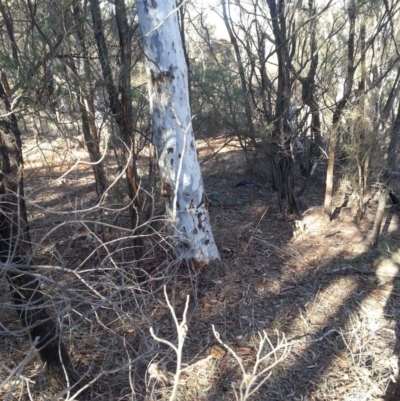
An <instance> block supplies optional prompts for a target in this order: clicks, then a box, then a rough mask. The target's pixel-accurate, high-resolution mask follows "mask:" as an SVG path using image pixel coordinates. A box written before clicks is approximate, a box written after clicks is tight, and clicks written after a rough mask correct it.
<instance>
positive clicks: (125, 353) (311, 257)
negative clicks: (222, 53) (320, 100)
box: [0, 139, 400, 401]
mask: <svg viewBox="0 0 400 401" xmlns="http://www.w3.org/2000/svg"><path fill="white" fill-rule="evenodd" d="M25 143H26V145H25V159H26V163H25V167H26V178H25V185H26V198H27V201H28V211H29V219H30V224H31V234H32V241H33V242H34V244H35V247H34V249H35V252H36V253H35V259H34V260H35V263H36V264H37V265H38V271H39V272H40V273H41V274H43V277H44V280H43V290H44V291H45V292H46V293H47V294H48V295H49V304H48V308H49V309H50V311H52V313H54V314H55V315H56V316H58V320H59V323H60V325H61V327H62V330H63V333H64V339H65V341H66V343H67V345H68V347H69V349H70V353H71V356H72V358H73V361H74V363H75V366H76V369H77V370H78V371H79V372H80V374H81V375H82V377H83V382H84V383H89V381H92V382H93V383H92V385H91V386H90V390H89V396H90V397H89V398H90V399H93V400H95V399H96V400H128V399H129V400H147V401H150V400H167V399H169V395H170V393H171V391H172V385H171V383H172V381H173V376H172V373H173V372H174V369H175V366H176V356H175V354H174V351H173V350H172V349H171V348H170V347H168V346H167V345H166V344H161V343H158V342H157V341H155V340H154V338H153V337H152V336H151V334H150V331H149V329H150V327H153V328H154V332H155V333H156V335H157V336H158V337H160V338H162V339H165V340H168V341H171V342H173V343H177V329H176V327H175V324H174V321H173V318H172V316H171V311H170V309H169V308H168V306H167V303H166V301H165V298H164V292H163V287H164V285H165V286H166V290H167V294H168V297H169V300H170V302H171V305H172V306H173V308H174V310H175V312H176V315H177V317H178V320H180V319H181V317H182V314H183V310H184V306H185V301H186V297H187V295H189V307H188V314H187V321H188V333H187V337H186V340H185V345H184V348H183V362H184V363H185V365H184V367H185V369H184V371H183V372H182V374H181V377H180V381H179V386H178V393H177V397H176V399H177V400H185V401H186V400H187V401H193V400H199V401H203V400H204V401H206V400H207V401H219V400H234V399H235V395H234V391H235V390H236V392H237V393H238V394H239V396H238V397H239V398H238V399H241V400H242V399H245V398H243V395H242V398H240V397H241V396H240V393H241V391H242V392H244V388H245V387H246V386H245V385H244V384H245V383H249V380H251V378H252V377H255V375H256V373H257V372H261V371H263V370H264V373H263V374H262V376H261V377H259V378H258V379H257V380H256V381H255V385H256V384H257V383H260V380H262V379H263V378H266V377H267V374H270V376H269V377H268V378H267V380H266V381H265V383H264V384H263V385H262V386H261V387H260V389H259V390H258V392H257V393H256V394H254V395H252V396H251V397H250V398H249V399H251V400H260V401H261V400H271V401H279V400H282V401H283V400H295V401H297V400H304V401H305V400H309V401H317V400H318V401H319V400H344V401H361V400H365V401H367V400H385V401H389V400H394V399H397V398H393V399H391V398H390V394H391V392H392V391H393V388H394V387H395V381H396V379H397V374H398V370H399V364H398V355H399V349H400V331H399V328H400V280H399V279H400V275H399V273H398V268H399V264H400V250H399V240H400V226H399V216H398V214H397V212H396V211H393V210H392V209H391V208H387V212H386V216H385V221H384V227H383V230H382V234H381V238H380V242H379V245H378V248H377V249H376V250H374V251H370V250H369V236H370V233H371V228H372V225H373V220H374V215H375V210H376V206H377V203H376V202H375V201H374V200H372V201H371V202H370V206H369V207H368V209H367V211H366V215H365V217H364V219H363V220H362V221H361V223H356V222H355V219H354V215H355V210H354V209H353V208H352V205H351V202H350V204H348V205H347V206H346V207H344V208H342V209H341V210H340V213H338V214H337V217H336V218H335V219H334V220H333V221H332V222H331V223H329V224H323V223H322V220H321V208H322V202H323V192H324V183H323V181H322V180H319V181H318V180H313V181H311V182H310V184H309V186H308V188H307V190H306V192H305V194H304V195H303V197H302V198H301V204H302V214H301V216H297V217H296V218H294V217H293V218H283V217H282V215H281V213H280V211H279V207H278V203H277V198H276V194H275V193H274V192H273V191H272V188H271V183H270V182H268V180H267V178H263V177H265V176H263V174H260V173H258V175H257V174H254V175H253V173H251V172H249V171H248V170H247V169H246V160H245V157H244V155H243V152H242V151H241V150H240V149H238V147H237V146H234V143H231V144H229V145H227V146H223V145H224V141H223V140H222V139H220V140H214V141H211V142H208V143H206V142H204V141H199V143H198V149H199V156H200V160H201V162H202V169H203V178H204V182H205V186H206V189H207V192H208V193H210V194H213V196H214V199H217V202H214V204H213V205H212V206H211V213H210V216H211V223H212V226H213V230H214V236H215V240H216V243H217V245H218V248H219V250H220V253H221V261H220V262H216V263H213V264H212V265H211V266H209V267H208V268H207V269H204V270H202V271H196V270H195V269H193V268H192V267H188V266H176V264H174V263H173V261H171V260H169V259H168V257H167V256H166V252H165V249H166V248H167V247H168V242H167V241H166V236H165V235H159V234H157V232H156V231H155V230H153V227H157V228H160V227H161V226H162V219H161V218H157V217H154V218H153V223H154V224H152V225H150V224H147V225H145V226H143V227H142V229H141V234H142V235H143V237H144V239H145V246H146V252H145V255H144V258H143V262H142V263H141V264H140V265H139V264H137V263H135V261H134V256H133V252H132V235H135V233H132V231H130V230H129V211H128V209H127V207H126V205H127V203H128V200H127V196H126V194H125V193H124V182H123V180H120V181H116V183H115V185H114V186H113V187H112V189H111V190H110V195H109V197H108V198H107V199H105V201H104V203H103V204H101V207H99V203H98V202H97V199H96V194H95V188H94V183H93V179H92V173H91V168H90V166H88V165H85V164H79V165H78V166H75V167H73V166H74V160H77V159H81V160H86V159H85V157H86V155H85V152H84V151H83V150H82V149H80V150H79V149H76V148H74V147H73V146H72V147H71V146H70V145H66V143H63V142H60V140H55V141H54V143H50V142H49V143H48V144H47V145H46V146H48V147H47V148H45V146H44V145H43V146H41V148H40V149H39V148H38V147H37V144H36V143H34V142H32V143H30V142H25ZM66 147H67V148H68V151H67V149H66ZM146 162H147V159H146V158H143V159H140V163H143V167H144V164H145V163H146ZM108 163H109V164H108V167H107V168H108V173H109V175H110V176H111V177H113V178H114V179H117V176H118V174H119V173H118V171H117V170H118V169H117V168H116V165H115V163H114V160H113V159H112V158H110V159H109V160H108ZM70 167H73V168H72V169H71V170H70V172H69V173H68V174H66V175H65V176H63V177H62V175H63V174H65V173H66V172H67V171H68V169H69V168H70ZM265 170H267V169H265ZM243 178H252V179H256V180H257V182H258V183H259V184H260V186H261V187H260V188H258V187H256V186H250V187H248V186H239V187H237V186H236V184H237V183H238V182H239V181H240V180H241V179H243ZM296 182H298V183H299V187H300V186H301V183H302V178H300V177H298V178H297V181H296ZM336 193H337V195H336V198H335V206H340V205H341V204H342V203H343V198H344V193H343V191H342V190H340V188H339V189H338V190H337V191H336ZM158 209H159V210H158ZM158 209H156V213H155V215H157V214H158V213H157V212H159V213H162V208H161V206H159V207H158ZM139 269H143V270H144V271H145V272H147V273H148V274H149V275H151V279H150V280H147V281H145V282H144V283H142V284H138V283H137V280H136V276H135V271H136V272H137V271H139ZM2 289H3V290H2V294H3V295H2V297H3V299H0V301H1V302H0V322H1V325H2V328H1V330H2V334H1V335H0V353H1V354H2V355H0V360H1V362H0V398H1V399H6V397H7V396H9V398H8V399H9V400H14V399H15V400H16V399H24V397H25V399H30V398H29V397H32V399H45V397H46V396H45V392H41V389H40V388H38V384H37V383H36V384H34V383H33V382H34V381H35V377H36V375H37V373H38V369H39V366H40V363H39V359H38V357H37V355H36V353H35V352H33V351H32V352H30V346H29V343H28V341H27V336H26V332H25V330H24V329H21V327H20V324H19V321H18V319H17V316H16V314H15V312H14V311H13V310H12V305H11V304H10V301H9V299H7V296H8V295H9V294H8V290H7V285H6V283H4V282H3V283H2ZM213 326H214V328H215V330H216V331H217V332H218V333H219V337H220V339H221V340H222V341H223V342H224V343H225V344H226V345H227V346H228V347H229V349H230V351H228V350H227V348H226V347H224V346H223V345H221V344H220V343H219V342H218V340H217V338H216V337H215V335H214V334H213V329H212V327H213ZM7 333H8V335H6V334H7ZM3 334H4V335H3ZM267 336H268V340H267ZM260 339H261V341H264V344H263V345H264V347H263V349H262V350H261V351H259V347H260ZM273 348H276V349H275V351H274V352H270V351H272V349H273ZM231 351H233V352H234V353H235V354H236V356H237V357H238V358H239V360H240V361H241V364H242V367H243V368H244V369H245V370H246V372H247V373H252V375H247V376H246V378H245V381H244V382H243V381H242V379H243V375H242V373H241V369H240V366H239V363H238V360H237V359H236V358H235V356H234V355H233V354H232V353H231ZM269 353H270V354H269ZM263 356H265V358H264V359H263V360H262V361H259V359H260V357H263ZM257 358H258V359H257ZM257 363H258V365H257V366H256V367H257V368H258V371H257V372H256V371H253V369H254V367H255V364H257ZM275 363H276V366H272V365H274V364H275ZM151 364H153V371H152V374H150V373H151V371H150V373H149V372H148V370H147V369H148V368H149V366H150V365H151ZM189 365H190V366H189ZM269 367H271V368H270V369H269ZM171 372H172V373H171ZM21 375H22V376H21ZM17 378H19V380H18V381H17V380H14V379H17ZM241 383H242V385H241ZM28 389H29V391H28ZM39 393H40V395H38V394H39ZM29 394H31V395H29ZM35 394H36V395H35ZM22 395H23V396H22ZM20 396H21V398H19V397H20ZM87 396H88V394H87V395H86V397H87ZM77 399H80V397H79V396H78V397H77ZM82 399H83V398H82ZM399 399H400V398H399Z"/></svg>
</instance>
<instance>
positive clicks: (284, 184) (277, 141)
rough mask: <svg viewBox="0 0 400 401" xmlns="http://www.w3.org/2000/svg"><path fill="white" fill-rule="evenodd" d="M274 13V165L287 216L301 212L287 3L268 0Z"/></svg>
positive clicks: (272, 16)
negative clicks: (296, 184) (292, 117)
mask: <svg viewBox="0 0 400 401" xmlns="http://www.w3.org/2000/svg"><path fill="white" fill-rule="evenodd" d="M267 4H268V7H269V10H270V13H271V20H272V29H273V33H274V38H275V50H276V54H277V58H278V90H277V96H276V108H275V122H274V130H273V139H274V144H273V147H274V148H275V150H274V163H275V172H276V174H277V180H276V182H277V183H278V186H277V188H276V189H277V192H278V199H279V202H280V207H281V211H282V212H283V213H284V214H292V213H298V206H297V202H296V198H295V195H294V191H293V165H294V162H293V158H292V154H291V142H292V140H293V137H292V136H293V133H292V129H291V127H290V124H289V122H290V121H289V120H290V116H289V110H290V96H291V81H290V75H289V64H290V62H289V59H290V56H289V48H288V46H289V42H288V41H287V38H286V17H285V10H284V8H285V7H284V6H285V4H284V1H283V0H278V3H276V2H275V0H267Z"/></svg>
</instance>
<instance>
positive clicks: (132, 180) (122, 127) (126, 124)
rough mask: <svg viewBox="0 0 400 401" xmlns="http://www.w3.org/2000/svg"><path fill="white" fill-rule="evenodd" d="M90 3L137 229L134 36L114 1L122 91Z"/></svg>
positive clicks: (95, 1)
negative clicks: (125, 153)
mask: <svg viewBox="0 0 400 401" xmlns="http://www.w3.org/2000/svg"><path fill="white" fill-rule="evenodd" d="M90 4H91V14H92V22H93V29H94V37H95V40H96V45H97V51H98V54H99V59H100V65H101V69H102V73H103V78H104V80H105V82H106V88H107V93H108V99H109V102H110V109H111V111H112V113H113V116H114V118H115V121H116V123H117V125H118V128H119V131H120V134H121V137H122V139H123V141H124V142H125V144H126V146H127V148H128V149H129V150H130V151H131V158H130V160H129V164H128V166H127V168H126V179H127V185H128V191H129V197H130V199H131V202H132V203H131V207H130V215H131V226H132V228H134V229H135V228H136V229H137V227H138V225H139V211H140V207H141V205H140V200H139V193H138V179H137V171H136V154H135V149H134V141H133V128H132V95H131V92H130V91H131V81H130V73H131V33H130V31H129V26H128V21H127V18H126V10H125V3H124V1H123V0H117V1H116V2H115V14H116V19H117V26H118V34H119V41H120V51H121V73H120V85H119V91H118V90H117V88H116V87H115V85H114V81H113V77H112V73H111V66H110V61H109V56H108V49H107V43H106V39H105V36H104V31H103V24H102V19H101V13H100V5H99V0H90ZM119 93H121V101H120V100H119V99H118V94H119ZM134 251H135V256H136V258H137V260H139V259H140V257H141V255H142V241H141V239H140V238H139V232H138V231H137V232H136V236H135V245H134Z"/></svg>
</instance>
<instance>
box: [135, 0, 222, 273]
mask: <svg viewBox="0 0 400 401" xmlns="http://www.w3.org/2000/svg"><path fill="white" fill-rule="evenodd" d="M136 5H137V9H138V17H139V24H140V28H141V32H142V47H143V51H144V53H145V58H146V72H147V81H148V91H149V97H150V108H151V112H152V122H153V138H154V144H155V147H156V150H157V157H158V165H159V170H160V179H161V182H162V195H163V196H164V198H165V204H166V209H167V215H168V216H169V220H170V221H169V228H170V232H171V234H172V240H173V241H174V248H175V252H176V254H177V256H178V257H181V258H184V259H185V260H192V261H193V262H195V263H196V264H198V265H204V264H208V263H209V262H210V261H212V260H214V259H219V253H218V249H217V247H216V245H215V242H214V238H213V234H212V230H211V225H210V219H209V214H208V210H207V204H208V202H207V201H206V199H207V198H206V195H205V192H204V186H203V180H202V176H201V171H200V165H199V162H198V159H197V152H196V143H195V140H194V135H193V129H192V123H191V115H190V105H189V90H188V71H187V66H186V62H185V57H184V51H183V46H182V40H181V36H180V32H179V25H178V18H177V12H178V11H177V10H176V9H174V8H175V1H173V0H167V1H163V2H156V1H152V2H148V1H146V0H140V1H137V2H136Z"/></svg>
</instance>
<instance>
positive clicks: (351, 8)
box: [324, 0, 356, 222]
mask: <svg viewBox="0 0 400 401" xmlns="http://www.w3.org/2000/svg"><path fill="white" fill-rule="evenodd" d="M347 13H348V16H349V40H348V45H347V76H346V81H345V87H344V91H343V96H342V98H341V99H340V100H339V102H338V103H337V104H336V108H335V111H334V112H333V117H332V126H331V134H330V139H329V148H328V167H327V171H326V188H325V199H324V220H325V221H327V222H328V221H330V219H331V211H332V210H331V209H332V198H333V170H334V166H335V154H336V144H337V137H338V135H337V134H338V129H339V123H340V118H341V116H342V113H343V111H344V109H345V107H346V105H347V102H348V100H349V98H350V95H351V91H352V88H353V82H354V50H355V48H354V41H355V26H356V4H355V1H354V0H350V1H349V3H348V6H347Z"/></svg>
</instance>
